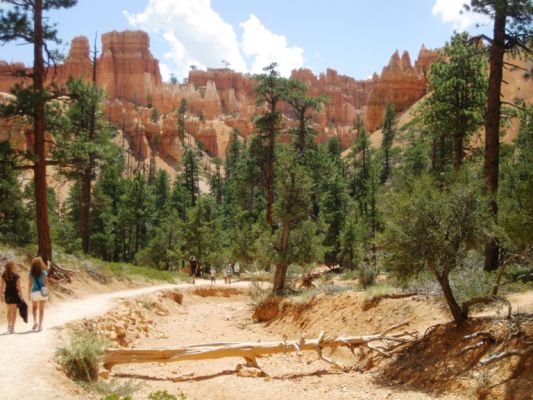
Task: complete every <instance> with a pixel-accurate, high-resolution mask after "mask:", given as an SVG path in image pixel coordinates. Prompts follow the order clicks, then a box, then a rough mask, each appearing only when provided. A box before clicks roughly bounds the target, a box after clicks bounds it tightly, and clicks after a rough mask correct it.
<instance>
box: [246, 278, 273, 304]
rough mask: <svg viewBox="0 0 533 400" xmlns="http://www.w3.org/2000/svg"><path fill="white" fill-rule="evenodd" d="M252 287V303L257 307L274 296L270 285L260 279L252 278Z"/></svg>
mask: <svg viewBox="0 0 533 400" xmlns="http://www.w3.org/2000/svg"><path fill="white" fill-rule="evenodd" d="M250 287H251V292H250V297H251V298H252V304H253V305H254V306H256V307H259V306H261V305H262V304H264V303H265V302H266V301H267V300H268V299H269V298H270V297H271V296H272V289H271V288H270V285H267V284H265V283H263V282H262V281H260V280H256V279H252V281H251V282H250Z"/></svg>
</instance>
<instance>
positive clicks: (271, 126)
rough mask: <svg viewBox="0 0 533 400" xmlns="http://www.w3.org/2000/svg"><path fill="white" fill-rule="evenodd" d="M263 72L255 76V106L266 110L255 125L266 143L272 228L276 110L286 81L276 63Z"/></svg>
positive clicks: (284, 89) (267, 181) (269, 211)
mask: <svg viewBox="0 0 533 400" xmlns="http://www.w3.org/2000/svg"><path fill="white" fill-rule="evenodd" d="M264 71H265V73H264V74H261V75H257V76H256V80H257V81H258V84H257V86H256V87H255V94H256V99H257V104H258V105H260V106H262V105H266V110H265V112H264V113H263V114H262V115H261V116H259V117H258V118H256V120H255V125H256V127H257V130H258V133H259V135H260V137H261V138H262V139H263V140H264V141H265V142H266V148H267V151H266V156H267V170H266V182H265V184H266V187H265V190H266V195H267V209H266V220H267V222H268V224H269V225H270V226H272V221H273V220H272V209H273V208H272V207H273V205H274V189H275V173H274V165H275V159H274V150H275V146H276V136H277V134H278V133H279V129H280V122H281V113H280V112H279V110H278V105H279V103H280V102H281V101H282V100H283V99H284V98H285V96H286V91H287V80H286V79H284V78H281V77H280V75H279V72H278V70H277V64H276V63H272V64H270V65H269V66H268V67H266V68H264Z"/></svg>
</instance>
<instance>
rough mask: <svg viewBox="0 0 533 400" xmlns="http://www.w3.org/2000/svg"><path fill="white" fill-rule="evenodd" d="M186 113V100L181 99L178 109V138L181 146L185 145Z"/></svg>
mask: <svg viewBox="0 0 533 400" xmlns="http://www.w3.org/2000/svg"><path fill="white" fill-rule="evenodd" d="M186 112H187V100H185V98H183V99H181V102H180V108H179V109H178V136H179V139H180V141H181V143H182V144H185V113H186Z"/></svg>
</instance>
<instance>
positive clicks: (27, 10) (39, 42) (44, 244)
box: [0, 0, 77, 262]
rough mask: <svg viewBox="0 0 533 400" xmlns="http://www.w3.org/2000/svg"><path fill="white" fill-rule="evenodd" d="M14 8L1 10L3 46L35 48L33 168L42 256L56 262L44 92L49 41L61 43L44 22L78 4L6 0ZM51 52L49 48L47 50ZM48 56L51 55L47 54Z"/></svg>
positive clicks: (63, 0)
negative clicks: (15, 44) (46, 14)
mask: <svg viewBox="0 0 533 400" xmlns="http://www.w3.org/2000/svg"><path fill="white" fill-rule="evenodd" d="M3 3H5V4H7V5H9V6H12V7H11V8H8V9H7V10H4V9H2V10H0V42H2V43H6V42H11V41H15V42H22V43H28V44H31V45H33V70H32V74H31V77H32V80H33V86H32V87H31V88H30V89H29V90H30V91H31V92H32V94H33V96H32V99H33V101H32V112H31V116H32V118H33V164H34V185H35V204H36V206H35V211H36V222H37V224H36V225H37V238H38V242H39V255H40V256H41V257H42V258H43V260H44V261H45V262H46V261H51V260H52V241H51V238H50V224H49V220H48V199H47V182H46V147H45V130H46V127H45V103H46V93H45V88H44V80H45V60H44V55H43V51H44V48H45V41H51V42H59V40H58V39H57V31H56V29H55V26H54V25H51V24H49V23H46V22H45V21H44V20H43V12H47V11H51V10H57V9H61V8H70V7H72V6H74V5H76V3H77V0H4V1H3ZM46 49H48V47H46ZM47 54H48V55H50V53H49V52H48V50H47Z"/></svg>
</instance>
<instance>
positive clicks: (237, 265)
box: [233, 261, 241, 279]
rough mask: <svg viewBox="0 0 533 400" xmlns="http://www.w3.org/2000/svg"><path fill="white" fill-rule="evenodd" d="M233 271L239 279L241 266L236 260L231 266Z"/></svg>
mask: <svg viewBox="0 0 533 400" xmlns="http://www.w3.org/2000/svg"><path fill="white" fill-rule="evenodd" d="M233 272H235V275H237V278H239V279H241V266H240V265H239V262H238V261H237V262H236V263H235V266H234V267H233Z"/></svg>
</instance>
